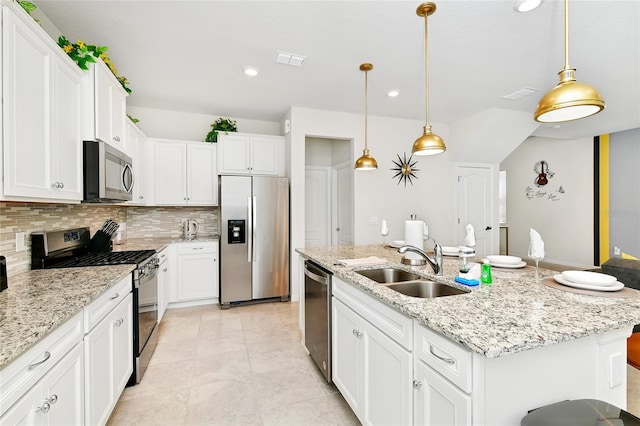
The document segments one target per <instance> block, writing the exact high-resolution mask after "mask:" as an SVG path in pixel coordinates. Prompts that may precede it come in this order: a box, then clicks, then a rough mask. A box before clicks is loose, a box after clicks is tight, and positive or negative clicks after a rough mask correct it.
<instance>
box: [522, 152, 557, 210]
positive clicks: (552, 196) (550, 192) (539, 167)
mask: <svg viewBox="0 0 640 426" xmlns="http://www.w3.org/2000/svg"><path fill="white" fill-rule="evenodd" d="M533 172H534V173H535V174H536V178H535V179H534V180H533V183H534V185H535V186H536V187H537V188H538V189H537V190H536V189H535V187H533V186H531V185H527V186H526V187H525V189H524V195H525V197H527V199H528V200H533V199H534V198H541V199H544V200H549V201H559V200H560V196H561V195H562V194H564V193H565V190H564V188H563V187H562V185H560V186H558V188H557V189H551V188H549V187H547V186H546V185H548V184H549V179H551V178H553V177H554V176H555V173H554V172H552V171H551V170H550V169H549V163H548V162H547V161H545V160H540V161H538V162H536V164H535V165H534V166H533Z"/></svg>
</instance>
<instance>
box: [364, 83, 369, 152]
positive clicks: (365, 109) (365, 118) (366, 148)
mask: <svg viewBox="0 0 640 426" xmlns="http://www.w3.org/2000/svg"><path fill="white" fill-rule="evenodd" d="M368 80H369V71H365V72H364V149H365V150H368V149H369V146H368V145H367V128H368V127H369V126H368V125H367V124H368V123H367V117H368V116H369V111H368V105H369V101H368V95H369V81H368Z"/></svg>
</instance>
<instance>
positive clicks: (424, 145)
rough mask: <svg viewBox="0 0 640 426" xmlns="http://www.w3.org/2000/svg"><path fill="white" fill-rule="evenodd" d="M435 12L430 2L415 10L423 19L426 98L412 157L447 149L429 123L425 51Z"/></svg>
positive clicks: (427, 59) (426, 52) (426, 56)
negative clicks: (421, 130)
mask: <svg viewBox="0 0 640 426" xmlns="http://www.w3.org/2000/svg"><path fill="white" fill-rule="evenodd" d="M435 11H436V4H435V3H432V2H428V3H422V4H421V5H420V6H418V9H416V13H417V14H418V16H422V17H424V88H425V95H426V96H425V98H426V101H427V103H426V115H425V125H424V127H423V131H424V133H423V135H422V136H420V137H419V138H418V139H416V141H415V142H414V143H413V148H412V150H411V151H412V152H413V154H414V155H434V154H440V153H441V152H445V151H446V150H447V147H446V146H445V144H444V141H443V140H442V138H441V137H440V136H438V135H436V134H433V133H431V123H429V56H428V50H427V46H428V44H427V42H428V38H427V33H428V31H427V17H428V16H429V15H431V14H432V13H434V12H435Z"/></svg>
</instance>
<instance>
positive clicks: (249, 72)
mask: <svg viewBox="0 0 640 426" xmlns="http://www.w3.org/2000/svg"><path fill="white" fill-rule="evenodd" d="M244 73H245V74H246V75H248V76H249V77H255V76H256V75H258V70H257V69H255V68H251V67H247V68H245V69H244Z"/></svg>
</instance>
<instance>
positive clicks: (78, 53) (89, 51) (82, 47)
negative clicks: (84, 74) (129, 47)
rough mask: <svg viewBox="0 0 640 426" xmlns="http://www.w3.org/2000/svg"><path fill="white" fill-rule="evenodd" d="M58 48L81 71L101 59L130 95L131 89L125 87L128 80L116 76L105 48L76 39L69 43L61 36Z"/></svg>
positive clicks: (114, 68)
mask: <svg viewBox="0 0 640 426" xmlns="http://www.w3.org/2000/svg"><path fill="white" fill-rule="evenodd" d="M58 46H60V47H61V48H62V50H64V51H65V52H66V53H67V55H69V57H70V58H71V59H73V60H74V62H75V63H76V64H78V66H79V67H80V68H82V69H83V70H85V71H86V70H88V69H89V66H88V65H87V64H89V63H95V62H96V58H100V59H102V61H103V62H104V63H105V64H106V65H107V66H108V67H109V69H110V70H111V72H112V73H113V75H115V76H116V78H117V79H118V81H119V82H120V84H121V85H122V87H123V88H124V90H126V91H127V93H131V89H129V88H128V87H127V84H128V83H129V80H127V78H126V77H125V76H119V75H118V69H117V68H116V67H115V65H113V62H111V58H109V55H107V50H108V49H109V48H108V47H107V46H95V45H93V44H86V43H85V42H84V41H83V40H80V39H78V40H77V41H76V42H75V43H71V42H70V41H69V40H67V38H66V37H65V36H63V35H61V36H60V37H58Z"/></svg>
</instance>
